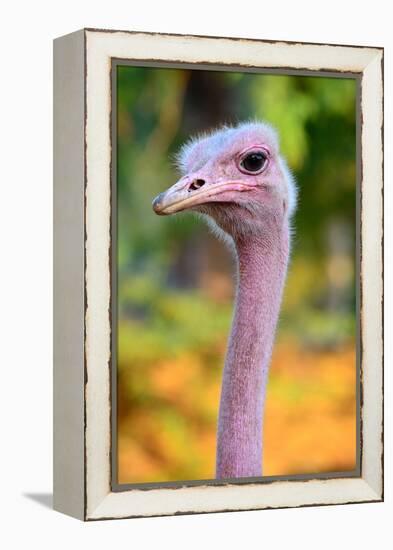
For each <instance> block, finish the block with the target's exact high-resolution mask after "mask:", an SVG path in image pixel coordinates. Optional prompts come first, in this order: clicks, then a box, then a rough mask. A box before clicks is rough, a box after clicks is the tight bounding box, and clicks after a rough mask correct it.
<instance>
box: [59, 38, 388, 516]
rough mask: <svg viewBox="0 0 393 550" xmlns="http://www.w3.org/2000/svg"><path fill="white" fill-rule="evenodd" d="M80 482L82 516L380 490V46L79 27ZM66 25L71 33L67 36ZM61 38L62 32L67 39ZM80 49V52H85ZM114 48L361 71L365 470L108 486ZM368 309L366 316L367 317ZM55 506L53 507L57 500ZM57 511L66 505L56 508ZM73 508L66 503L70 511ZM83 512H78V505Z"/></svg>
mask: <svg viewBox="0 0 393 550" xmlns="http://www.w3.org/2000/svg"><path fill="white" fill-rule="evenodd" d="M84 34H85V50H84V54H85V55H86V73H85V78H86V82H85V84H86V89H85V91H86V110H87V112H86V127H85V140H86V158H85V166H86V182H83V183H85V184H86V193H85V231H86V250H85V260H86V265H85V275H86V281H85V283H86V298H87V303H86V315H85V361H86V377H87V383H86V386H85V420H86V426H85V428H86V429H85V478H84V481H85V489H86V494H85V495H84V517H83V519H86V520H89V519H104V518H122V517H133V516H153V515H171V514H177V513H201V512H216V511H225V510H247V509H263V508H272V507H273V508H276V507H288V506H291V507H292V506H306V505H317V504H340V503H347V502H365V501H367V502H370V501H380V500H381V499H382V498H383V465H382V456H383V442H382V433H383V409H382V403H383V395H382V385H383V379H382V378H383V359H382V345H383V342H382V298H383V288H382V244H380V243H382V189H383V174H382V146H383V144H382V131H381V130H382V122H383V90H382V59H383V50H382V49H380V48H367V47H364V48H358V47H351V46H328V45H326V46H325V45H313V44H298V43H296V44H291V43H283V42H277V43H271V42H263V41H252V40H239V39H229V38H228V39H227V38H219V39H217V38H209V37H192V36H174V35H160V34H153V35H151V34H145V33H128V32H121V31H113V32H111V31H109V32H108V31H99V30H85V31H84ZM69 36H72V35H69ZM67 38H68V37H65V39H63V40H66V39H67ZM81 55H83V53H82V52H81ZM112 58H118V59H119V58H120V59H121V58H123V59H135V60H138V59H141V60H146V59H147V58H148V59H149V60H157V61H158V60H166V61H183V62H189V63H203V62H210V63H216V64H228V65H250V66H260V67H264V68H269V67H274V68H278V67H283V68H286V69H288V68H291V69H308V70H331V71H345V72H362V73H363V77H362V95H361V108H362V135H361V143H362V150H363V166H362V174H363V178H362V205H364V207H363V209H362V223H361V233H362V259H361V270H362V296H363V304H362V319H363V323H362V375H363V409H362V410H363V413H362V418H363V429H362V440H363V445H362V449H363V453H362V465H361V468H362V477H360V478H341V479H324V480H310V481H298V480H296V481H275V482H271V483H268V484H246V485H225V486H206V485H205V486H203V485H201V486H196V487H184V488H178V489H176V490H173V489H168V488H157V489H150V490H138V489H130V490H127V491H122V492H111V468H110V441H111V438H110V368H109V364H110V309H109V306H110V273H109V265H110V263H109V249H110V227H109V224H110V161H111V158H110V157H111V151H110V124H109V120H110V110H111V90H110V69H111V59H112ZM365 319H366V321H364V320H365ZM58 509H61V506H58ZM61 511H64V509H63V510H61ZM67 513H69V512H67ZM72 515H77V517H80V513H79V512H78V513H75V514H72Z"/></svg>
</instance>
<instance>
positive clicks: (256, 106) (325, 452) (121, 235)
mask: <svg viewBox="0 0 393 550" xmlns="http://www.w3.org/2000/svg"><path fill="white" fill-rule="evenodd" d="M117 71H118V74H117V134H118V135H117V146H118V147H117V174H118V181H117V186H118V250H117V253H118V342H117V346H118V482H119V483H138V482H139V483H141V482H154V481H172V480H191V479H209V478H212V477H214V467H215V442H216V421H217V414H218V403H219V393H220V383H221V374H222V367H223V362H224V355H225V349H226V341H227V335H228V331H229V327H230V323H231V311H232V300H233V294H234V285H233V282H234V281H233V265H232V261H231V258H230V256H229V254H228V252H227V251H226V250H225V248H224V247H223V245H222V243H219V242H217V241H216V240H215V239H214V237H213V236H211V235H210V234H209V231H208V230H207V228H206V227H205V226H204V224H203V223H202V222H201V221H200V220H198V219H197V218H196V217H194V216H193V215H192V214H190V213H184V214H179V215H176V216H173V217H158V216H156V215H155V214H154V213H153V211H152V209H151V201H152V199H153V197H154V196H155V195H156V194H158V193H159V192H161V191H162V190H164V189H165V188H167V187H168V186H169V185H171V184H172V183H174V182H175V181H176V180H177V178H178V174H177V173H176V170H175V168H174V165H173V162H172V160H171V159H173V155H174V153H175V152H176V151H177V150H178V148H179V147H180V146H181V144H182V143H183V142H184V141H185V140H186V139H188V138H189V137H190V135H193V134H195V133H197V132H200V131H205V130H209V129H213V128H215V127H217V126H219V125H221V124H223V123H229V124H231V123H236V122H238V121H243V120H246V119H250V118H252V119H254V118H258V119H259V118H260V119H263V120H265V121H268V122H270V123H271V124H273V125H274V126H275V127H276V128H277V129H278V131H279V134H280V138H281V148H282V152H283V154H284V155H285V157H286V158H287V161H288V163H289V166H290V167H291V169H292V170H293V172H294V174H295V176H296V179H297V182H298V187H299V205H298V210H297V213H296V216H295V218H294V228H295V235H294V239H293V251H292V260H291V265H290V269H289V275H288V281H287V285H286V289H285V296H284V302H283V307H282V312H281V317H280V323H279V328H278V333H277V338H276V344H275V348H274V354H273V358H272V364H271V370H270V378H269V383H268V390H267V408H266V412H265V422H264V424H265V425H264V465H263V466H264V475H288V474H300V473H306V474H307V473H309V474H312V473H320V472H334V471H346V470H353V469H354V468H355V467H356V351H355V347H356V346H355V344H356V316H355V309H356V308H355V305H356V292H355V229H356V227H355V225H356V224H355V222H356V207H355V204H356V200H355V187H356V81H355V80H353V79H349V78H348V79H347V78H330V77H329V78H328V77H325V76H324V77H317V76H285V75H262V74H256V73H243V72H221V71H205V70H187V69H186V70H185V69H168V68H145V67H131V66H119V67H118V68H117Z"/></svg>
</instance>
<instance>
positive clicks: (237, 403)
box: [216, 223, 289, 478]
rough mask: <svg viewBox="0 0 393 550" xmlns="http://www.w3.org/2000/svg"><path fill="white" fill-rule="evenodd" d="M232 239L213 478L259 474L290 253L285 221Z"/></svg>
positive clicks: (254, 475) (260, 471)
mask: <svg viewBox="0 0 393 550" xmlns="http://www.w3.org/2000/svg"><path fill="white" fill-rule="evenodd" d="M271 225H272V227H269V231H265V232H264V234H263V235H253V236H252V237H248V238H247V239H246V238H244V239H239V240H238V241H237V242H236V243H235V244H236V250H237V259H238V285H237V293H236V303H235V310H234V317H233V323H232V329H231V335H230V340H229V345H228V351H227V357H226V361H225V367H224V375H223V382H222V390H221V402H220V412H219V420H218V439H217V470H216V477H217V478H237V477H256V476H260V475H261V474H262V422H263V409H264V400H265V391H266V382H267V376H268V367H269V362H270V357H271V352H272V347H273V341H274V334H275V330H276V324H277V319H278V314H279V309H280V303H281V297H282V290H283V284H284V279H285V275H286V271H287V263H288V253H289V232H288V226H287V225H286V224H285V225H284V226H283V225H280V226H279V225H277V224H276V223H272V224H271Z"/></svg>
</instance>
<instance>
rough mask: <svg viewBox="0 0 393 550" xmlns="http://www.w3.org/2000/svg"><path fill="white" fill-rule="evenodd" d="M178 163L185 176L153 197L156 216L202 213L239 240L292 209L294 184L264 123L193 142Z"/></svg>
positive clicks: (282, 218) (279, 220)
mask: <svg viewBox="0 0 393 550" xmlns="http://www.w3.org/2000/svg"><path fill="white" fill-rule="evenodd" d="M177 161H178V166H179V168H180V171H181V173H182V177H181V179H180V180H179V181H178V182H177V183H175V184H174V185H173V186H172V187H170V188H169V189H167V190H166V191H164V192H163V193H161V194H160V195H158V196H157V197H156V198H155V199H154V201H153V209H154V211H155V212H156V214H160V215H168V214H174V213H176V212H180V211H183V210H192V211H196V212H199V213H201V214H204V215H207V216H208V218H209V221H210V222H212V221H213V225H214V226H215V227H216V228H217V226H218V227H219V228H220V229H221V230H222V231H224V232H225V233H226V234H227V235H229V236H231V237H232V238H233V239H234V240H235V242H236V241H237V240H238V239H242V238H244V237H247V236H248V235H251V234H256V233H258V234H260V233H265V232H269V231H270V229H271V224H272V223H274V224H275V225H276V224H279V225H281V224H282V223H283V222H284V221H285V220H287V219H288V218H289V217H290V216H291V214H292V213H293V211H294V208H295V203H296V190H295V185H294V181H293V179H292V177H291V174H290V172H289V170H288V168H287V166H286V163H285V161H284V160H283V158H282V157H281V156H280V153H279V145H278V138H277V135H276V132H275V131H274V130H273V129H272V128H271V127H270V126H268V125H266V124H263V123H259V122H253V123H243V124H240V125H238V126H236V127H224V128H222V129H220V130H218V131H216V132H214V133H212V134H209V135H203V136H200V137H198V138H195V139H192V140H191V141H190V142H188V143H186V144H185V145H184V146H183V147H182V149H181V150H180V153H179V154H178V157H177Z"/></svg>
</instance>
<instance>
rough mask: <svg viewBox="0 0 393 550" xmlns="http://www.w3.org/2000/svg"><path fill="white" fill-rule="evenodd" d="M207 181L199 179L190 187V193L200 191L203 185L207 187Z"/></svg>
mask: <svg viewBox="0 0 393 550" xmlns="http://www.w3.org/2000/svg"><path fill="white" fill-rule="evenodd" d="M205 183H206V182H205V180H201V179H197V180H194V181H193V182H192V183H191V185H190V187H189V188H188V191H196V190H197V189H200V188H201V187H202V186H203V185H205Z"/></svg>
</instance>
